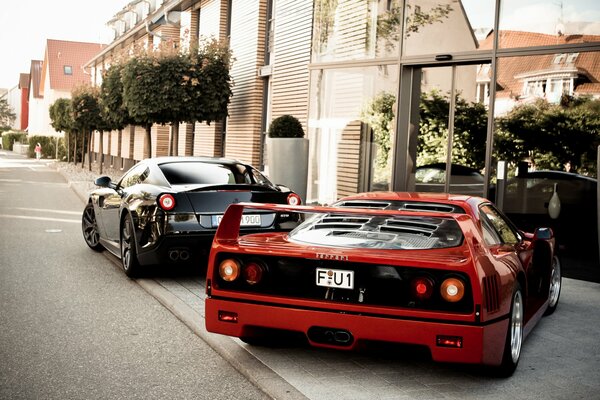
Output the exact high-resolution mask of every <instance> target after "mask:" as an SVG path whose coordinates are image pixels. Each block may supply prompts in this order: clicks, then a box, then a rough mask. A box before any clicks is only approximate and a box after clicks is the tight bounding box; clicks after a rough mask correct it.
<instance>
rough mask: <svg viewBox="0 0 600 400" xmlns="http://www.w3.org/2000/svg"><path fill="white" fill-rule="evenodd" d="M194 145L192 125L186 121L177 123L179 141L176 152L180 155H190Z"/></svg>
mask: <svg viewBox="0 0 600 400" xmlns="http://www.w3.org/2000/svg"><path fill="white" fill-rule="evenodd" d="M193 146H194V126H193V125H192V124H188V123H185V122H184V123H181V124H179V143H177V154H178V155H180V156H191V155H192V151H193Z"/></svg>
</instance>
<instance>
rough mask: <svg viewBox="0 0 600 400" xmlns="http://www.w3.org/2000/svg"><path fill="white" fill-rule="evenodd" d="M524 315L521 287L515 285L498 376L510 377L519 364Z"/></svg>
mask: <svg viewBox="0 0 600 400" xmlns="http://www.w3.org/2000/svg"><path fill="white" fill-rule="evenodd" d="M524 315H525V304H524V302H523V293H522V291H521V286H520V285H519V284H517V286H516V287H515V290H514V292H513V296H512V302H511V306H510V316H509V321H508V332H507V333H506V342H505V344H504V354H503V356H502V364H501V365H500V367H499V370H498V374H499V375H500V376H503V377H507V376H511V375H512V374H513V372H515V369H517V365H518V364H519V359H520V358H521V347H522V346H523V326H524V320H523V318H524Z"/></svg>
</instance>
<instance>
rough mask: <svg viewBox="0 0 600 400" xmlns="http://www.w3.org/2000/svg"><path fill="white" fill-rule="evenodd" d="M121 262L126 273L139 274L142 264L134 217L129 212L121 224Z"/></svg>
mask: <svg viewBox="0 0 600 400" xmlns="http://www.w3.org/2000/svg"><path fill="white" fill-rule="evenodd" d="M121 264H122V265H123V271H125V275H127V276H128V277H130V278H135V277H137V276H138V274H139V269H140V264H139V262H138V259H137V243H136V241H135V229H133V218H131V215H130V214H127V215H126V216H125V218H123V223H122V225H121Z"/></svg>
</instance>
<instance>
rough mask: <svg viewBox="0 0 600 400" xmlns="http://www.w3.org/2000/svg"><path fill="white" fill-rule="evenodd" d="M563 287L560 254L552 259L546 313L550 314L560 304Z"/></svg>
mask: <svg viewBox="0 0 600 400" xmlns="http://www.w3.org/2000/svg"><path fill="white" fill-rule="evenodd" d="M561 288H562V270H561V266H560V260H559V258H558V256H554V258H553V259H552V272H551V273H550V289H549V290H548V308H547V309H546V312H544V315H550V314H552V313H553V312H554V311H555V310H556V307H557V306H558V299H559V298H560V289H561Z"/></svg>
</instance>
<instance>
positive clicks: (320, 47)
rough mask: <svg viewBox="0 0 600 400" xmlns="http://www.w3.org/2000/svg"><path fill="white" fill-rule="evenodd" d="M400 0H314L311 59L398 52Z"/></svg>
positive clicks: (321, 60)
mask: <svg viewBox="0 0 600 400" xmlns="http://www.w3.org/2000/svg"><path fill="white" fill-rule="evenodd" d="M401 7H402V5H401V1H400V0H388V1H377V0H369V1H365V0H317V1H315V10H314V32H313V62H325V61H342V60H362V59H373V58H382V57H394V56H397V55H398V51H399V40H400V37H399V36H400V35H399V31H400V25H401V21H402V17H401V16H402V8H401Z"/></svg>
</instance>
